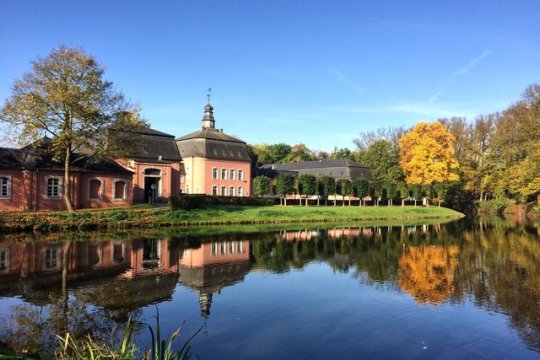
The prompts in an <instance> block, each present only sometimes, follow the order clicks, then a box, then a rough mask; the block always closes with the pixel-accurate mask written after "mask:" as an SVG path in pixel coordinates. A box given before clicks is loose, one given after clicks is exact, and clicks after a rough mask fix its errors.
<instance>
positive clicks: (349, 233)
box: [327, 228, 363, 239]
mask: <svg viewBox="0 0 540 360" xmlns="http://www.w3.org/2000/svg"><path fill="white" fill-rule="evenodd" d="M362 230H363V229H362V228H337V229H328V230H327V235H328V237H329V238H334V239H339V238H343V237H358V236H360V234H361V231H362Z"/></svg>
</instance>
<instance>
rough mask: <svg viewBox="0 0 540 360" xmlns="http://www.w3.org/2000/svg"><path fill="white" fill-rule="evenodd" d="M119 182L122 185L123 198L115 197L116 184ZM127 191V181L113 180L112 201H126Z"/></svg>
mask: <svg viewBox="0 0 540 360" xmlns="http://www.w3.org/2000/svg"><path fill="white" fill-rule="evenodd" d="M119 182H123V183H124V197H123V198H117V197H116V183H119ZM128 189H129V181H128V180H127V179H114V180H113V183H112V200H113V201H126V200H127V199H128Z"/></svg>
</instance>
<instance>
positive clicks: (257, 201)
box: [169, 194, 279, 210]
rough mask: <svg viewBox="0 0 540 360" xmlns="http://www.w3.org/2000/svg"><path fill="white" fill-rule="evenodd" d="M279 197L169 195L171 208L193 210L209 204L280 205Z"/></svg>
mask: <svg viewBox="0 0 540 360" xmlns="http://www.w3.org/2000/svg"><path fill="white" fill-rule="evenodd" d="M278 204H279V198H273V197H232V196H209V195H200V194H182V195H179V196H171V197H169V207H170V208H171V210H179V209H183V210H191V209H196V208H199V207H201V206H207V205H241V206H272V205H278Z"/></svg>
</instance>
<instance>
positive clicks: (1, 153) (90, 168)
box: [0, 147, 132, 174]
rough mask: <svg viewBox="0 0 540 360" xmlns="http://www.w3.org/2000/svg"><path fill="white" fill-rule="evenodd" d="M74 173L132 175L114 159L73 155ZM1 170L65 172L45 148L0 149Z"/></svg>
mask: <svg viewBox="0 0 540 360" xmlns="http://www.w3.org/2000/svg"><path fill="white" fill-rule="evenodd" d="M72 156H73V162H72V165H71V166H72V167H71V170H72V171H81V172H106V173H115V174H132V172H131V171H129V170H127V169H125V168H124V167H122V166H120V165H119V164H118V163H116V161H114V160H112V159H101V160H93V159H91V158H90V157H88V156H86V155H83V154H73V155H72ZM0 168H4V169H28V170H34V169H47V170H64V164H63V162H59V161H55V160H53V158H52V156H51V155H50V154H49V153H48V152H46V151H45V150H44V149H43V148H41V149H33V148H31V147H25V148H21V149H13V148H0Z"/></svg>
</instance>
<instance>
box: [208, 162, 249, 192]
mask: <svg viewBox="0 0 540 360" xmlns="http://www.w3.org/2000/svg"><path fill="white" fill-rule="evenodd" d="M214 168H216V169H217V170H218V178H217V179H214V178H213V169H214ZM222 169H226V170H227V177H226V179H225V180H223V179H222V178H221V170H222ZM231 169H234V173H235V176H234V179H233V180H230V179H229V178H230V170H231ZM238 170H242V171H243V173H244V175H243V180H238ZM204 173H205V178H206V184H205V187H204V189H205V194H207V195H212V188H213V187H214V186H217V188H218V195H221V187H222V186H225V188H226V196H230V194H229V189H230V187H231V186H232V187H234V189H235V190H234V196H238V188H239V187H242V196H251V163H250V162H239V161H225V160H213V159H206V160H205V166H204Z"/></svg>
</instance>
